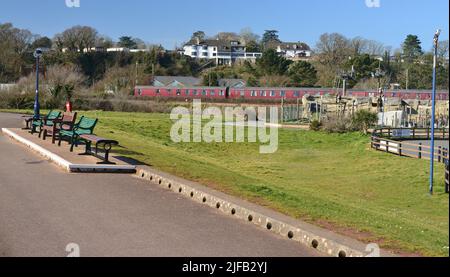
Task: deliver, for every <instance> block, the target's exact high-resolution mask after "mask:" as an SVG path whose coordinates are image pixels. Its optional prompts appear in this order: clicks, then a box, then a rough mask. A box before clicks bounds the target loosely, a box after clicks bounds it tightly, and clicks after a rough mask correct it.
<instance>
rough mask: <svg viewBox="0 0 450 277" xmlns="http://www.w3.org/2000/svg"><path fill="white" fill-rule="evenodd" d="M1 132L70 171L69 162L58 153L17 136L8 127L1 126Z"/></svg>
mask: <svg viewBox="0 0 450 277" xmlns="http://www.w3.org/2000/svg"><path fill="white" fill-rule="evenodd" d="M2 132H3V133H4V134H5V135H7V136H9V137H10V138H12V139H13V140H15V141H17V142H20V143H21V144H23V145H25V146H26V147H28V148H30V149H31V150H32V151H34V152H37V153H38V154H40V155H41V156H43V157H44V158H46V159H48V160H50V161H52V162H53V163H55V164H56V165H57V166H59V167H61V168H62V169H64V170H66V171H67V172H70V165H71V163H70V162H68V161H66V160H65V159H63V158H61V157H60V156H58V155H55V154H53V153H52V152H50V151H48V150H47V149H44V148H43V147H41V146H39V145H37V144H35V143H33V142H31V141H29V140H27V139H25V138H23V137H21V136H19V135H18V134H16V133H14V132H13V131H11V130H9V129H8V128H2Z"/></svg>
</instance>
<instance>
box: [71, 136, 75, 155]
mask: <svg viewBox="0 0 450 277" xmlns="http://www.w3.org/2000/svg"><path fill="white" fill-rule="evenodd" d="M75 141H76V139H75V138H74V137H72V138H70V152H73V147H74V146H75Z"/></svg>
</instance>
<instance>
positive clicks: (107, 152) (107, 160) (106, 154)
mask: <svg viewBox="0 0 450 277" xmlns="http://www.w3.org/2000/svg"><path fill="white" fill-rule="evenodd" d="M97 164H105V165H108V164H110V165H113V164H116V163H113V162H110V161H109V150H108V149H105V158H104V161H103V162H98V163H97Z"/></svg>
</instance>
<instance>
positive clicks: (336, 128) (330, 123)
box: [323, 116, 355, 133]
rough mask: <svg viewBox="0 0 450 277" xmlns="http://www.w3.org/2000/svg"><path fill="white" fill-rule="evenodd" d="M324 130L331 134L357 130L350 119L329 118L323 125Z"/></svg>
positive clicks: (343, 117)
mask: <svg viewBox="0 0 450 277" xmlns="http://www.w3.org/2000/svg"><path fill="white" fill-rule="evenodd" d="M323 130H325V131H326V132H329V133H347V132H353V131H354V130H355V129H354V127H353V124H352V120H351V118H349V117H345V116H341V117H329V118H328V119H326V120H325V121H324V123H323Z"/></svg>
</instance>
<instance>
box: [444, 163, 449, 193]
mask: <svg viewBox="0 0 450 277" xmlns="http://www.w3.org/2000/svg"><path fill="white" fill-rule="evenodd" d="M449 170H450V166H449V161H448V160H447V161H446V162H445V193H449V185H450V174H449Z"/></svg>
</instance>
